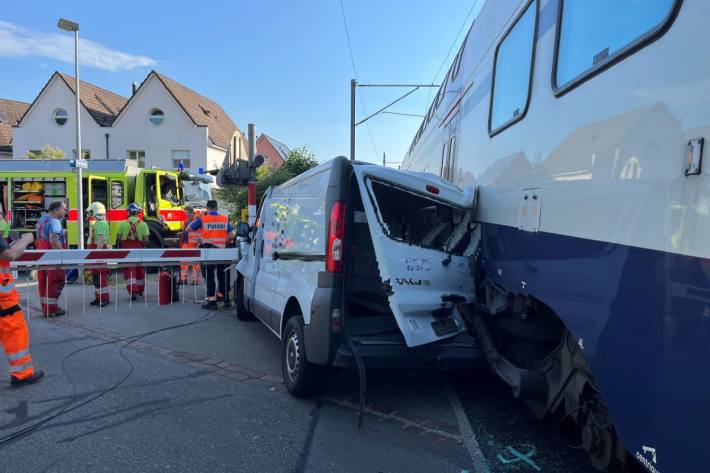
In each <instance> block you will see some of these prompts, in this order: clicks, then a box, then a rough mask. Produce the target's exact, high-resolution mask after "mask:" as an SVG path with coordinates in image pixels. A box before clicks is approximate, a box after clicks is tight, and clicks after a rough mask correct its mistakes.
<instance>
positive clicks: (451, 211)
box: [370, 180, 474, 255]
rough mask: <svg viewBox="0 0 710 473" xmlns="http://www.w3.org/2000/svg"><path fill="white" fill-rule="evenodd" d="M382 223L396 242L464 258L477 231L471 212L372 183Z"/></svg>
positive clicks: (377, 182) (387, 185)
mask: <svg viewBox="0 0 710 473" xmlns="http://www.w3.org/2000/svg"><path fill="white" fill-rule="evenodd" d="M370 189H371V191H372V194H374V200H376V206H377V211H378V214H379V215H378V216H379V219H380V224H381V225H382V228H383V230H384V233H385V234H386V235H387V236H389V237H390V238H392V239H393V240H397V241H401V242H403V243H407V244H408V245H415V246H421V247H423V248H429V249H432V250H439V251H444V252H447V253H452V254H455V255H462V254H463V252H464V250H465V249H466V247H467V246H468V244H469V242H470V233H471V232H470V230H472V228H473V226H474V225H473V222H472V219H471V214H472V212H471V209H465V208H462V207H456V206H454V205H451V204H448V203H444V202H441V201H438V200H434V199H430V198H427V197H425V196H423V195H420V194H416V193H414V192H412V191H409V190H406V189H402V188H399V187H395V186H393V185H391V184H387V183H384V182H380V181H375V180H370Z"/></svg>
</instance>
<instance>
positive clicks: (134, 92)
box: [131, 82, 138, 97]
mask: <svg viewBox="0 0 710 473" xmlns="http://www.w3.org/2000/svg"><path fill="white" fill-rule="evenodd" d="M136 90H138V82H134V83H133V84H131V97H133V96H134V95H136Z"/></svg>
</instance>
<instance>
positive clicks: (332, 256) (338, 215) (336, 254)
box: [325, 200, 345, 273]
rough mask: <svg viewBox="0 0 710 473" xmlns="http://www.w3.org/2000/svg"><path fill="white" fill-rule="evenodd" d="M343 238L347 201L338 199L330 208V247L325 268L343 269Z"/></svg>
mask: <svg viewBox="0 0 710 473" xmlns="http://www.w3.org/2000/svg"><path fill="white" fill-rule="evenodd" d="M343 238H345V201H344V200H338V201H336V202H335V203H333V207H332V208H331V209H330V222H329V224H328V248H327V249H326V255H325V269H326V270H328V272H330V273H340V272H342V271H343Z"/></svg>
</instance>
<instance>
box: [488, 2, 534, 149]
mask: <svg viewBox="0 0 710 473" xmlns="http://www.w3.org/2000/svg"><path fill="white" fill-rule="evenodd" d="M536 24H537V4H536V3H535V2H534V1H531V2H530V3H529V4H528V6H527V7H526V8H525V10H524V11H523V13H522V14H521V15H520V16H519V17H518V18H517V20H516V21H515V23H513V26H512V27H511V28H510V29H509V30H508V32H507V33H506V35H505V36H504V37H503V39H502V40H501V42H500V43H499V44H498V48H497V49H496V55H495V61H494V64H493V85H492V91H491V109H490V116H489V119H488V133H489V135H490V136H493V135H495V134H496V133H500V132H501V131H503V130H505V129H506V128H508V127H509V126H511V125H513V124H514V123H516V122H518V121H520V120H522V119H523V117H524V116H525V113H526V112H527V108H528V104H529V102H530V88H531V85H532V72H533V62H534V60H535V57H534V56H535V54H534V51H535V30H536Z"/></svg>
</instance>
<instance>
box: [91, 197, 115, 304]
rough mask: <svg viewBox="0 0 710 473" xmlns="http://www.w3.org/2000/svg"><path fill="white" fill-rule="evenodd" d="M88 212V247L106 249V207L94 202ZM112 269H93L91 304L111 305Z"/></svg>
mask: <svg viewBox="0 0 710 473" xmlns="http://www.w3.org/2000/svg"><path fill="white" fill-rule="evenodd" d="M87 213H88V215H89V218H93V220H91V224H90V225H91V226H90V227H89V239H88V240H87V241H86V243H87V244H86V247H87V248H89V249H99V250H102V249H106V248H108V238H109V227H108V222H107V221H106V207H104V204H102V203H101V202H93V203H92V204H91V205H90V206H89V208H88V210H87ZM110 275H111V271H110V270H108V269H106V268H94V269H92V270H91V279H92V280H93V282H94V300H93V301H91V302H90V303H89V304H90V305H97V306H99V307H103V306H106V305H109V303H110V301H109V291H110V289H109V287H108V278H109V276H110Z"/></svg>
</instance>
